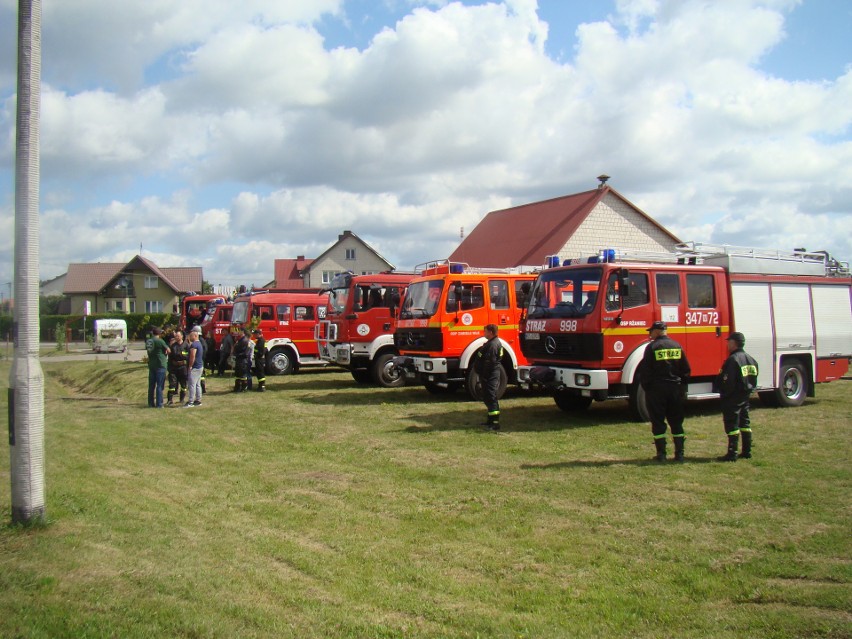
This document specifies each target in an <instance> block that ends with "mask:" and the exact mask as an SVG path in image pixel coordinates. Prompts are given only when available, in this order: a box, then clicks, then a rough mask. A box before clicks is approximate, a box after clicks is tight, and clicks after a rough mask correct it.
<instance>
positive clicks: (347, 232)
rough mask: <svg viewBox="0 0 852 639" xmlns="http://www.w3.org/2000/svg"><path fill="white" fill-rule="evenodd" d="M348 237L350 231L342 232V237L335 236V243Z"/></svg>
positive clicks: (350, 233)
mask: <svg viewBox="0 0 852 639" xmlns="http://www.w3.org/2000/svg"><path fill="white" fill-rule="evenodd" d="M350 235H352V231H343V235H338V236H337V241H338V242H340V241H342V240H343V238H344V237H348V236H350Z"/></svg>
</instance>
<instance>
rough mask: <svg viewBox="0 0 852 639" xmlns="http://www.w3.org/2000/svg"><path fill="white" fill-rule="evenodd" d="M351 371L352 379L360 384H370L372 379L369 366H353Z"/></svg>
mask: <svg viewBox="0 0 852 639" xmlns="http://www.w3.org/2000/svg"><path fill="white" fill-rule="evenodd" d="M350 372H351V373H352V379H354V380H355V381H356V382H358V383H359V384H369V383H370V381H371V380H372V376H371V375H370V369H368V368H353V369H352V370H351V371H350Z"/></svg>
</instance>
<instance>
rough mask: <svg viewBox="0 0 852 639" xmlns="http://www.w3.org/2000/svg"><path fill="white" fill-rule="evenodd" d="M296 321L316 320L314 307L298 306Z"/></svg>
mask: <svg viewBox="0 0 852 639" xmlns="http://www.w3.org/2000/svg"><path fill="white" fill-rule="evenodd" d="M294 319H295V320H297V321H302V320H312V319H314V307H313V306H297V307H296V308H295V317H294Z"/></svg>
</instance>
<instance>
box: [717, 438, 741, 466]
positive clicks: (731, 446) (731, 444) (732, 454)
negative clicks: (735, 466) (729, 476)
mask: <svg viewBox="0 0 852 639" xmlns="http://www.w3.org/2000/svg"><path fill="white" fill-rule="evenodd" d="M739 442H740V436H739V435H728V452H727V453H725V454H724V455H722V456H721V457H717V458H716V459H717V460H718V461H723V462H735V461H737V444H739Z"/></svg>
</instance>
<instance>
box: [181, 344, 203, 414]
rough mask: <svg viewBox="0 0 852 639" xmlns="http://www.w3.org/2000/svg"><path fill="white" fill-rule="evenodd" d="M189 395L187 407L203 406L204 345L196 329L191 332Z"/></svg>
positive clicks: (188, 363) (188, 364) (188, 365)
mask: <svg viewBox="0 0 852 639" xmlns="http://www.w3.org/2000/svg"><path fill="white" fill-rule="evenodd" d="M187 367H188V368H189V397H188V398H187V399H188V401H187V402H186V404H184V406H185V407H187V408H189V407H190V406H201V396H202V394H203V391H202V390H201V376H202V374H203V373H204V347H203V346H202V345H201V342H200V341H199V335H198V333H196V332H195V331H191V332H190V333H189V361H188V362H187Z"/></svg>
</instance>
